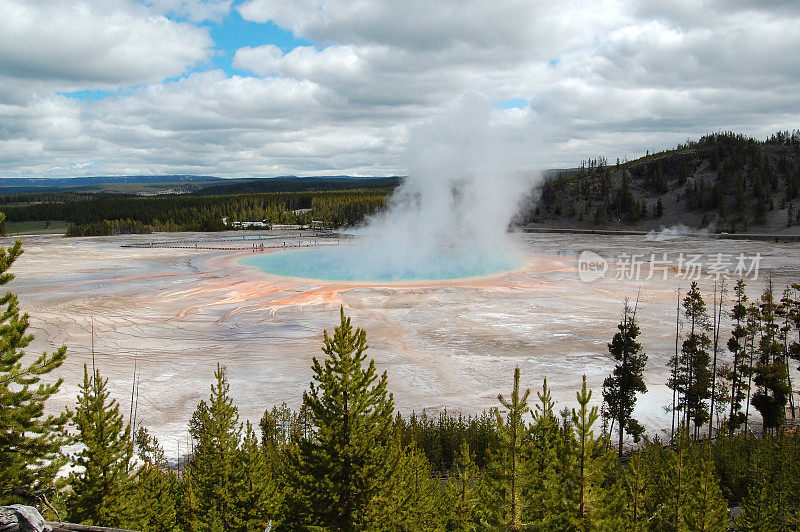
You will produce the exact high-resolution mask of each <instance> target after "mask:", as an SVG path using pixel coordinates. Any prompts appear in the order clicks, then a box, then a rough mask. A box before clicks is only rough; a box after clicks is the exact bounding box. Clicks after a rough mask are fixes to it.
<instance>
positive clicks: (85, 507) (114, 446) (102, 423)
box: [68, 364, 133, 528]
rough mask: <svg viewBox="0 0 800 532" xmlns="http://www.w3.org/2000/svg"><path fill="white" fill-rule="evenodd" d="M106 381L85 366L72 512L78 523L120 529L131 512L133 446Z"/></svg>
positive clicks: (77, 412) (77, 423)
mask: <svg viewBox="0 0 800 532" xmlns="http://www.w3.org/2000/svg"><path fill="white" fill-rule="evenodd" d="M107 383H108V380H107V379H106V380H103V378H102V377H100V371H99V370H96V371H95V373H94V375H93V376H92V377H90V376H89V372H88V369H87V368H86V365H85V364H84V366H83V385H82V386H81V388H80V394H79V395H78V404H77V407H76V409H75V421H74V422H75V426H76V428H77V431H78V434H77V436H76V439H77V441H78V443H80V444H81V449H80V451H78V453H77V455H76V458H75V465H76V466H78V468H79V470H80V472H78V473H74V474H73V476H72V479H71V484H72V489H73V491H74V494H73V496H72V497H70V499H69V501H68V515H69V516H70V519H71V520H73V521H77V522H79V523H86V524H92V525H99V526H108V527H117V528H121V527H122V525H124V524H125V523H126V522H127V521H128V516H129V513H130V506H129V500H128V498H129V496H130V494H131V478H130V476H129V471H128V470H129V468H130V464H131V458H132V456H133V444H132V442H131V432H130V427H129V426H128V425H127V424H126V423H125V422H124V421H123V419H122V414H121V413H120V411H119V404H118V403H117V401H116V400H115V399H109V391H108V390H107V389H106V385H107Z"/></svg>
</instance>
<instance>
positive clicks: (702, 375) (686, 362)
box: [669, 282, 711, 437]
mask: <svg viewBox="0 0 800 532" xmlns="http://www.w3.org/2000/svg"><path fill="white" fill-rule="evenodd" d="M683 308H684V314H685V317H686V320H687V322H688V325H689V334H688V335H687V337H686V339H685V340H684V341H683V344H682V347H681V352H680V355H679V371H678V374H677V375H676V376H674V377H673V378H671V379H670V382H669V387H670V388H675V389H677V391H678V394H679V397H680V398H681V401H680V404H679V405H678V408H679V409H682V410H683V415H684V419H683V420H682V422H681V424H682V425H683V427H684V428H685V430H686V431H687V432H688V431H689V425H690V423H692V422H693V423H694V434H695V437H697V435H698V433H699V430H700V426H701V425H703V423H705V422H706V421H708V405H707V404H706V401H707V400H708V399H709V398H710V397H711V370H710V367H709V366H710V363H711V357H710V356H709V353H708V349H709V347H710V346H711V339H710V338H709V337H708V334H706V331H707V330H708V329H709V322H708V314H707V312H706V304H705V302H704V301H703V297H702V296H701V295H700V289H699V288H698V286H697V283H696V282H692V284H691V287H690V288H689V291H688V292H687V293H686V296H685V297H684V299H683Z"/></svg>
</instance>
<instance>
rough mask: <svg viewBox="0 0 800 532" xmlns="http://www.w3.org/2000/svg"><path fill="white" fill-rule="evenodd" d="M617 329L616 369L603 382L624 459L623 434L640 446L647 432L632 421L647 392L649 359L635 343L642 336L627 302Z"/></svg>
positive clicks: (614, 342) (614, 345)
mask: <svg viewBox="0 0 800 532" xmlns="http://www.w3.org/2000/svg"><path fill="white" fill-rule="evenodd" d="M617 328H618V329H619V332H618V333H617V334H615V335H614V338H613V339H612V340H611V343H610V344H608V351H609V352H610V353H611V356H613V357H614V360H616V361H617V365H616V366H615V367H614V371H613V373H612V374H611V375H609V376H608V377H606V379H605V380H604V381H603V400H604V401H605V403H606V405H608V408H607V410H605V411H604V415H605V416H606V417H607V418H609V419H613V420H616V422H617V430H618V432H619V442H618V453H619V455H620V456H622V441H623V437H624V434H625V433H626V432H627V433H628V434H630V435H631V436H633V441H635V442H638V441H639V438H640V437H641V434H642V433H643V432H644V428H643V427H642V426H641V425H640V424H639V422H638V421H636V420H635V419H634V418H633V409H634V408H635V406H636V394H637V393H646V392H647V385H646V384H645V382H644V376H643V373H644V367H645V364H646V363H647V355H645V354H644V353H643V352H642V344H640V343H639V342H637V341H636V338H637V337H638V336H639V326H638V325H637V323H636V309H631V308H630V307H629V306H628V302H627V301H625V305H624V310H623V317H622V321H621V322H620V324H619V325H618V326H617Z"/></svg>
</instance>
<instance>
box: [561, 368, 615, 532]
mask: <svg viewBox="0 0 800 532" xmlns="http://www.w3.org/2000/svg"><path fill="white" fill-rule="evenodd" d="M576 396H577V399H578V406H579V408H578V410H575V409H574V408H573V409H572V424H573V427H574V439H573V449H574V450H573V456H574V460H575V470H574V482H575V484H576V489H575V499H574V500H573V501H572V503H573V505H574V508H575V520H574V523H575V528H576V529H577V530H587V531H588V530H622V521H621V518H620V513H621V509H622V508H621V507H622V501H623V500H622V494H621V492H620V491H619V486H617V485H616V484H615V483H609V484H608V485H606V481H607V480H608V478H607V477H608V476H609V475H608V473H609V470H610V468H611V467H612V465H613V464H614V463H615V460H614V459H613V458H612V457H611V456H610V455H609V453H608V451H607V447H608V439H607V437H606V436H605V435H601V436H599V437H596V436H595V434H594V429H593V426H594V424H595V422H596V421H597V419H598V417H599V414H598V409H597V407H596V406H593V407H591V408H589V402H590V401H591V399H592V391H591V390H589V389H587V387H586V375H584V376H583V386H582V387H581V391H580V392H578V393H577V394H576Z"/></svg>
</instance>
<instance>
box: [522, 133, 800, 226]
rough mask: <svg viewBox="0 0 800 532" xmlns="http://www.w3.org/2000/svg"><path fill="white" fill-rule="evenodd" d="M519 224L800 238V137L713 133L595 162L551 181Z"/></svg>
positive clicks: (548, 180) (589, 162) (776, 134)
mask: <svg viewBox="0 0 800 532" xmlns="http://www.w3.org/2000/svg"><path fill="white" fill-rule="evenodd" d="M520 223H521V225H527V226H539V227H571V228H585V229H590V228H591V229H593V228H608V229H640V230H650V229H658V228H660V227H669V226H673V225H678V224H682V225H686V226H689V227H693V228H704V227H708V228H709V229H710V230H716V231H726V232H730V233H742V232H792V233H796V232H800V131H797V130H795V131H792V132H788V131H784V132H778V133H775V134H774V135H772V136H771V137H769V138H768V139H766V140H763V141H762V140H756V139H753V138H749V137H745V136H743V135H740V134H735V133H732V132H725V133H714V134H711V135H706V136H704V137H701V138H700V139H699V140H697V141H687V142H686V143H685V144H682V145H679V146H677V147H676V148H675V149H673V150H669V151H665V152H660V153H653V154H650V153H648V154H647V155H646V156H645V157H642V158H640V159H636V160H633V161H626V162H620V161H619V160H617V162H616V163H615V164H609V163H608V161H606V160H605V159H604V158H602V157H600V158H597V159H590V160H587V161H584V162H583V163H582V165H581V167H580V168H578V169H577V170H575V171H564V172H559V173H557V175H555V176H554V177H550V178H548V179H546V180H545V182H544V183H543V184H542V186H541V197H540V200H539V202H538V204H536V205H534V206H533V207H531V208H530V209H528V210H527V211H526V212H523V213H522V214H521V216H520Z"/></svg>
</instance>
